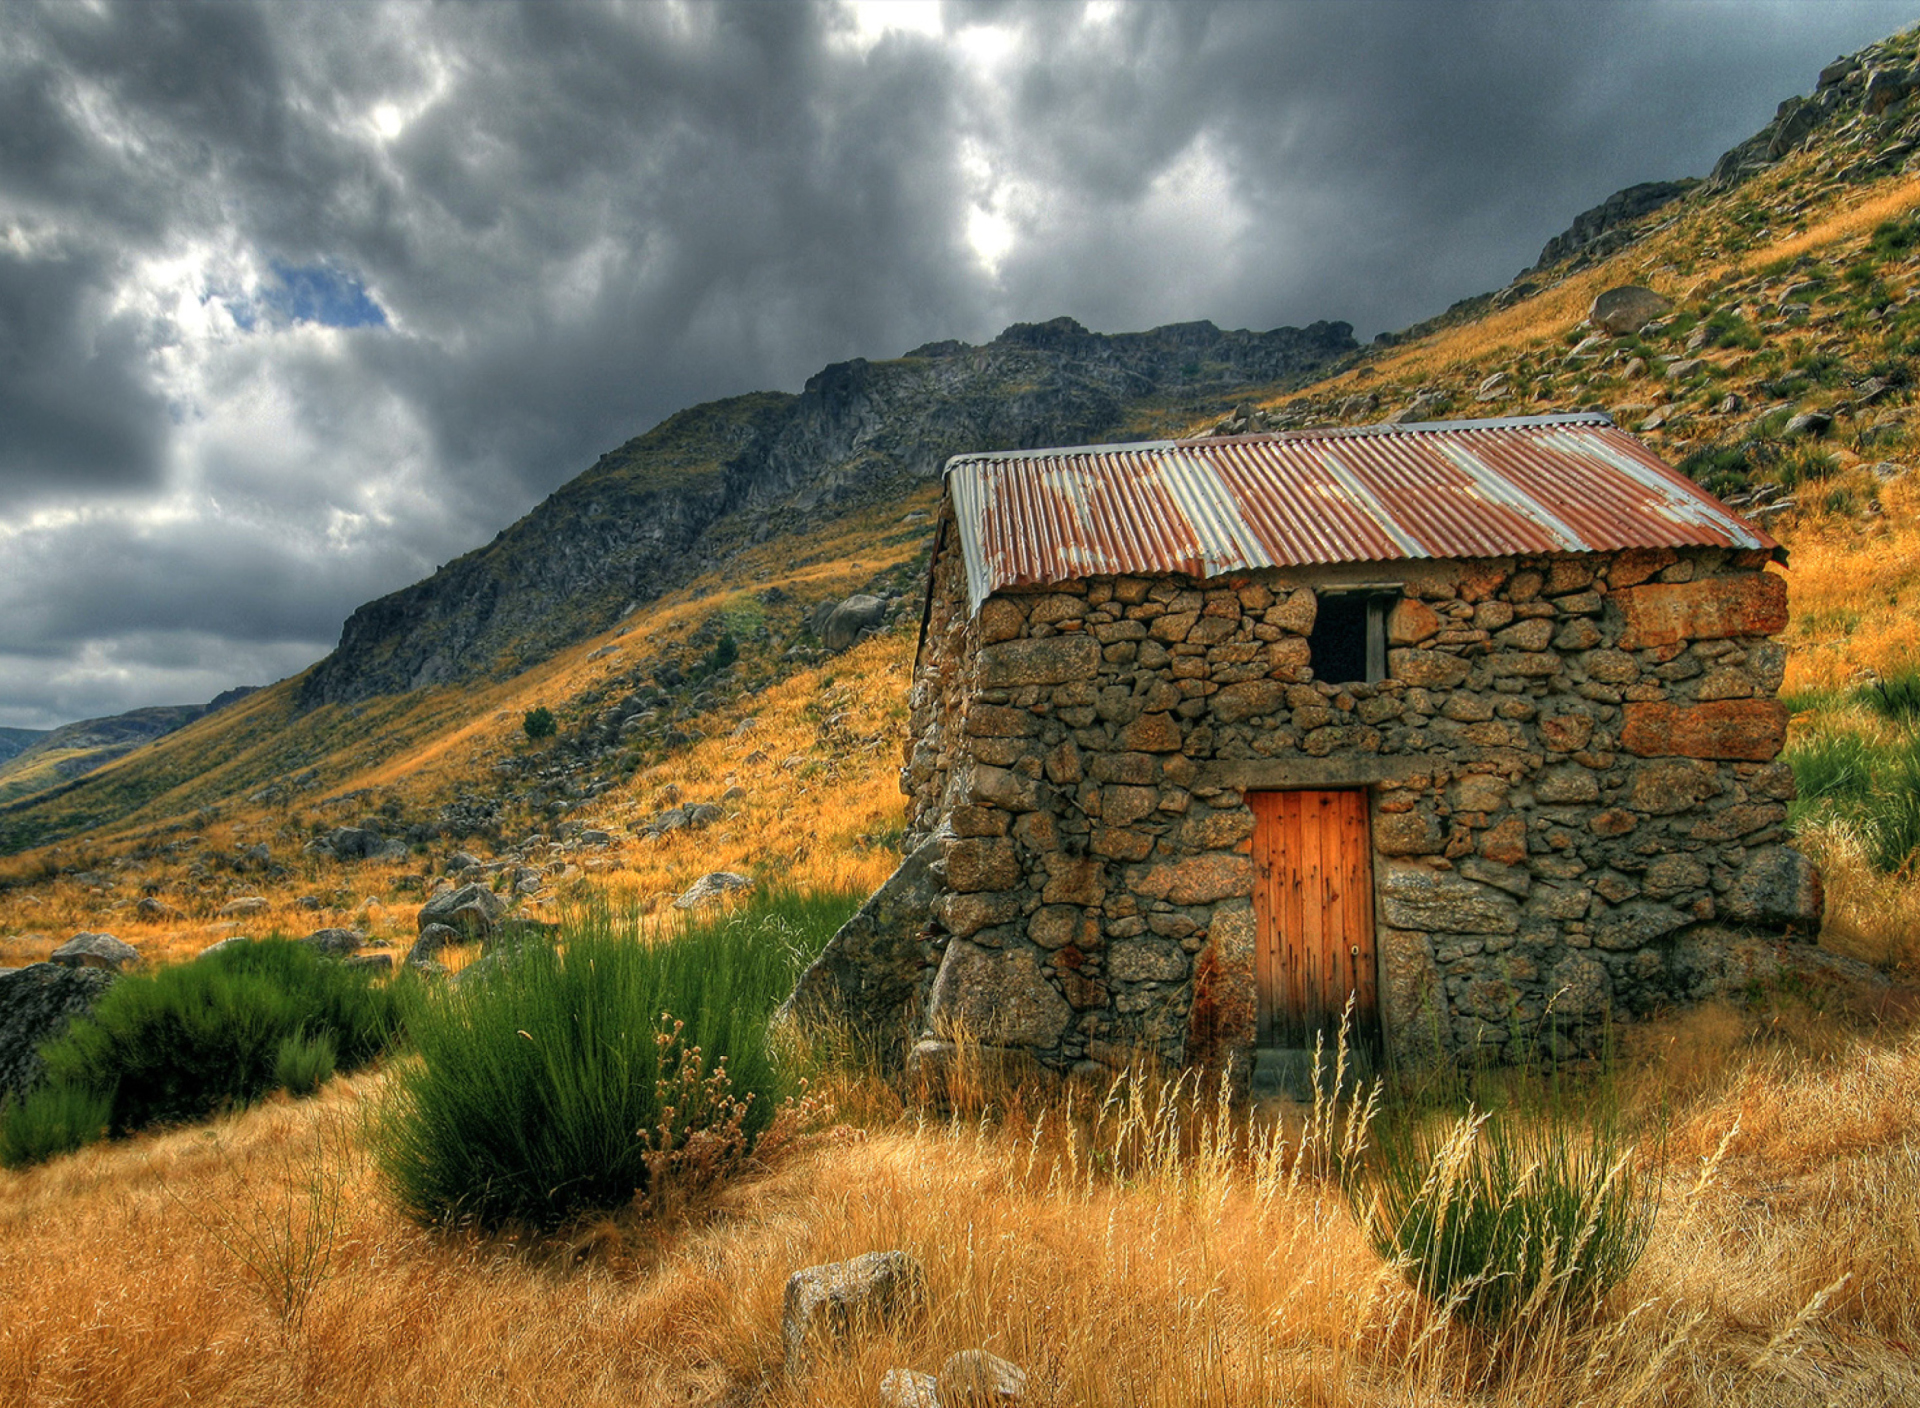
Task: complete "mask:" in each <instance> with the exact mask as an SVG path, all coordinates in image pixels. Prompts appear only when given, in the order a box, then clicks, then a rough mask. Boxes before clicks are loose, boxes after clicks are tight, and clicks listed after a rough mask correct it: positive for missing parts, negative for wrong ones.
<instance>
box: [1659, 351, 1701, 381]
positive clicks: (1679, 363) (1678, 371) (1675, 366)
mask: <svg viewBox="0 0 1920 1408" xmlns="http://www.w3.org/2000/svg"><path fill="white" fill-rule="evenodd" d="M1705 365H1706V363H1705V362H1703V361H1702V360H1701V359H1700V358H1698V357H1676V358H1675V359H1674V360H1673V361H1671V362H1668V363H1667V380H1668V381H1685V380H1686V379H1687V378H1688V377H1690V376H1692V375H1693V374H1694V373H1695V372H1697V371H1699V370H1700V368H1702V367H1704V366H1705Z"/></svg>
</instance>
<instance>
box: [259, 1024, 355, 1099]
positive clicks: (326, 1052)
mask: <svg viewBox="0 0 1920 1408" xmlns="http://www.w3.org/2000/svg"><path fill="white" fill-rule="evenodd" d="M339 1056H340V1053H339V1051H338V1049H337V1047H336V1045H335V1043H334V1039H333V1037H332V1035H331V1034H329V1033H327V1032H322V1033H320V1034H319V1035H318V1036H308V1035H307V1034H306V1033H305V1032H295V1033H294V1034H293V1035H291V1036H284V1037H282V1038H281V1039H280V1045H279V1046H278V1047H276V1048H275V1049H274V1053H273V1083H274V1084H275V1085H278V1086H280V1087H281V1088H282V1089H284V1090H286V1091H287V1092H289V1093H290V1094H292V1095H295V1096H299V1097H301V1098H305V1097H306V1096H309V1095H312V1094H313V1093H314V1092H315V1091H317V1090H319V1089H320V1087H321V1086H323V1085H325V1084H326V1083H327V1082H328V1081H330V1080H332V1079H333V1071H334V1067H335V1065H336V1064H337V1063H338V1061H339Z"/></svg>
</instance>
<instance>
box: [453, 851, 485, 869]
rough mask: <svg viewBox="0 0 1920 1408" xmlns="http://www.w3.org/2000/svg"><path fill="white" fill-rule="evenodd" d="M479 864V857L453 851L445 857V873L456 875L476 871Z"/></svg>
mask: <svg viewBox="0 0 1920 1408" xmlns="http://www.w3.org/2000/svg"><path fill="white" fill-rule="evenodd" d="M480 863H481V862H480V857H479V856H476V855H469V854H468V853H467V852H466V851H455V852H454V853H453V854H452V855H450V856H448V857H447V864H446V873H447V874H449V875H458V874H460V873H461V872H462V871H467V870H478V869H479V868H480Z"/></svg>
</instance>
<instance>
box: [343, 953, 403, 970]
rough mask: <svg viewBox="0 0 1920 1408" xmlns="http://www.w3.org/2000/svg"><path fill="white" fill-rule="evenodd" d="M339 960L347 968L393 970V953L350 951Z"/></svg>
mask: <svg viewBox="0 0 1920 1408" xmlns="http://www.w3.org/2000/svg"><path fill="white" fill-rule="evenodd" d="M340 961H341V963H342V964H344V965H345V966H346V967H348V968H366V969H369V970H370V971H372V972H375V973H391V972H392V971H393V955H392V954H390V953H350V954H348V955H347V956H346V957H345V958H343V959H341V960H340Z"/></svg>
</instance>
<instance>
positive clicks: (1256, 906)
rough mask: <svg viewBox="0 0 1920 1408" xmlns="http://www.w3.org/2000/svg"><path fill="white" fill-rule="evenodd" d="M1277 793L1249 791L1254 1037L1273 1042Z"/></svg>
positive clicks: (1276, 959) (1277, 935)
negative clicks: (1251, 843)
mask: <svg viewBox="0 0 1920 1408" xmlns="http://www.w3.org/2000/svg"><path fill="white" fill-rule="evenodd" d="M1277 797H1278V794H1277V793H1273V792H1250V793H1248V794H1247V805H1248V806H1250V807H1251V808H1252V809H1253V935H1254V938H1253V974H1254V976H1253V981H1254V993H1255V996H1254V1002H1255V1013H1256V1019H1255V1021H1256V1029H1255V1041H1256V1042H1257V1044H1259V1045H1261V1046H1271V1045H1273V1011H1274V1000H1275V994H1276V988H1277V986H1278V983H1279V966H1280V924H1279V916H1278V915H1277V914H1276V913H1275V912H1274V904H1273V900H1274V873H1275V871H1276V869H1277V861H1278V858H1277V857H1276V856H1275V854H1274V851H1275V846H1274V840H1275V837H1274V832H1275V829H1276V827H1277V823H1278V819H1279V818H1278V813H1279V808H1278V806H1277V805H1276V801H1277Z"/></svg>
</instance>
